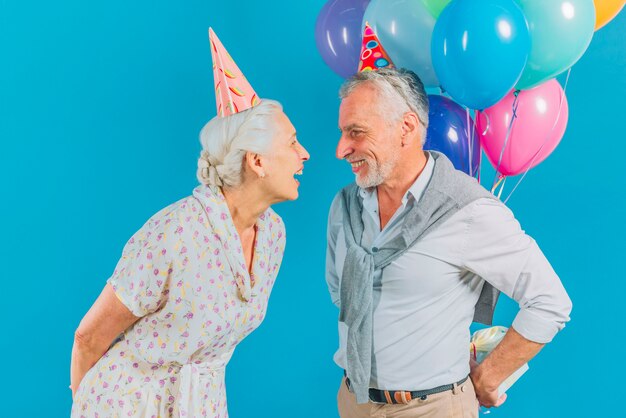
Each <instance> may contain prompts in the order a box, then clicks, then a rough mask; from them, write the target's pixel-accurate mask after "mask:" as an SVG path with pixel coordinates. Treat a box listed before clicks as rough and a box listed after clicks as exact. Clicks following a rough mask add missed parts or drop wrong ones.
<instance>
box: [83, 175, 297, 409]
mask: <svg viewBox="0 0 626 418" xmlns="http://www.w3.org/2000/svg"><path fill="white" fill-rule="evenodd" d="M284 248H285V228H284V224H283V222H282V220H281V218H280V217H279V216H278V215H277V214H276V213H275V212H274V211H273V210H272V209H268V210H267V211H266V212H265V213H263V214H262V215H261V216H260V217H259V219H258V221H257V236H256V242H255V247H254V259H253V266H252V274H250V273H249V272H248V271H247V268H246V265H245V261H244V258H243V251H242V249H241V242H240V240H239V236H238V235H237V233H236V230H235V228H234V225H233V223H232V218H231V217H230V213H229V211H228V207H227V205H226V202H225V200H224V196H223V195H222V193H221V191H220V190H219V189H217V188H212V187H206V186H199V187H197V188H196V189H195V190H194V192H193V195H192V196H189V197H187V198H185V199H183V200H180V201H179V202H176V203H174V204H172V205H170V206H168V207H167V208H165V209H163V210H161V211H160V212H158V213H157V214H156V215H154V216H153V217H152V218H150V220H148V222H147V223H146V224H145V225H144V226H143V227H142V228H141V229H140V230H139V231H138V232H137V233H135V234H134V235H133V237H132V238H131V239H130V240H129V241H128V243H127V244H126V246H125V247H124V250H123V252H122V257H121V259H120V261H119V262H118V264H117V267H116V268H115V271H114V273H113V275H112V276H111V278H110V279H109V280H108V283H109V284H110V285H111V286H112V287H113V289H114V290H115V293H116V295H117V296H118V298H119V299H120V300H121V301H122V303H124V305H125V306H126V307H128V309H129V310H130V311H131V312H133V314H134V315H136V316H138V317H141V319H139V320H138V321H137V322H136V323H135V324H134V325H133V326H131V327H130V328H128V329H127V330H126V331H124V333H123V334H121V335H120V336H119V338H118V339H117V340H116V342H115V343H114V344H113V345H112V346H111V348H110V349H109V350H108V351H107V353H106V354H104V356H103V357H102V358H100V360H99V361H98V362H97V363H96V364H95V365H94V367H93V368H91V370H89V372H88V373H87V374H86V375H85V377H84V379H83V381H82V382H81V384H80V387H79V388H78V391H77V392H76V395H75V398H74V404H73V406H72V417H73V418H78V417H81V418H82V417H85V418H92V417H112V416H116V417H118V416H119V417H155V418H156V417H211V418H226V417H228V410H227V407H226V390H225V387H224V372H225V367H226V364H227V363H228V361H229V359H230V357H231V356H232V353H233V350H234V349H235V347H236V345H237V344H238V343H239V342H240V341H241V340H243V339H244V338H245V337H246V336H247V335H248V334H250V333H251V332H252V331H253V330H254V329H255V328H256V327H258V326H259V325H260V323H261V321H262V320H263V318H264V316H265V311H266V309H267V303H268V299H269V296H270V292H271V289H272V286H273V284H274V280H275V279H276V275H277V274H278V270H279V268H280V264H281V261H282V256H283V252H284Z"/></svg>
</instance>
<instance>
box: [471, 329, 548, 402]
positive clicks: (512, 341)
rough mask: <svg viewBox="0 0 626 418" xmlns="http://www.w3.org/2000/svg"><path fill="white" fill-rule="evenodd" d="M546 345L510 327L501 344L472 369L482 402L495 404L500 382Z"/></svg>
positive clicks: (473, 378) (473, 379) (473, 380)
mask: <svg viewBox="0 0 626 418" xmlns="http://www.w3.org/2000/svg"><path fill="white" fill-rule="evenodd" d="M544 345H545V344H541V343H536V342H534V341H530V340H527V339H526V338H524V337H522V335H521V334H520V333H518V332H517V331H515V329H513V328H509V330H508V331H507V333H506V335H505V336H504V338H503V339H502V341H501V342H500V344H498V345H497V346H496V348H494V350H493V351H492V352H491V353H490V354H489V355H488V356H487V357H486V358H485V359H484V360H483V362H482V363H481V364H480V365H478V366H477V367H476V368H474V369H473V370H472V373H471V376H472V382H473V383H474V386H475V388H476V394H477V396H478V400H479V401H480V402H481V404H484V405H485V406H493V405H495V404H496V401H497V400H498V387H499V386H500V384H501V383H502V382H503V381H504V380H505V379H506V378H507V377H509V376H511V375H512V374H513V373H514V372H515V371H516V370H517V369H519V368H520V367H522V365H524V363H528V361H529V360H530V359H532V358H533V357H534V356H535V355H536V354H537V353H538V352H539V351H540V350H541V349H542V348H543V346H544Z"/></svg>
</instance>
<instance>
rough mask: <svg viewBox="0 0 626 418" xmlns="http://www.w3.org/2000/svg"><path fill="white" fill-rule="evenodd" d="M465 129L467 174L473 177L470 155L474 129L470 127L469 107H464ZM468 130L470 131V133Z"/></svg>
mask: <svg viewBox="0 0 626 418" xmlns="http://www.w3.org/2000/svg"><path fill="white" fill-rule="evenodd" d="M465 129H466V135H467V138H468V139H469V144H468V149H469V156H468V157H469V158H468V160H469V170H468V171H469V175H470V176H472V177H474V166H473V165H472V155H473V154H474V143H473V141H474V135H473V133H474V131H473V130H471V129H470V115H469V107H465ZM470 130H471V131H472V132H471V133H470Z"/></svg>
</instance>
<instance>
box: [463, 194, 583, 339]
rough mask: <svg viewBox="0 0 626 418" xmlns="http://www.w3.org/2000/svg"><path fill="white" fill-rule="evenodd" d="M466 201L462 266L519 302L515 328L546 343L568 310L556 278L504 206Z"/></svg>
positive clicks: (562, 323) (567, 300) (568, 303)
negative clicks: (468, 209) (468, 214)
mask: <svg viewBox="0 0 626 418" xmlns="http://www.w3.org/2000/svg"><path fill="white" fill-rule="evenodd" d="M472 205H473V207H472V208H471V211H472V214H471V217H470V222H469V225H468V228H467V236H466V243H465V250H464V260H465V267H466V268H467V269H468V270H470V271H472V272H474V273H476V274H477V275H479V276H480V277H482V278H483V279H484V280H486V281H487V282H489V283H490V284H491V285H493V286H494V287H495V288H496V289H498V290H500V291H501V292H503V293H504V294H506V295H507V296H509V297H511V298H512V299H513V300H515V301H516V302H517V303H518V304H519V307H520V311H519V312H518V314H517V316H516V317H515V320H514V321H513V325H512V326H513V328H514V329H515V330H516V331H517V332H519V333H520V334H521V335H522V336H523V337H524V338H526V339H528V340H531V341H535V342H538V343H548V342H550V341H551V340H552V339H553V338H554V336H555V335H556V334H557V333H558V332H559V331H560V330H561V329H563V327H564V326H565V323H566V322H568V321H569V319H570V317H569V315H570V312H571V310H572V302H571V300H570V298H569V296H568V295H567V292H566V291H565V288H564V287H563V284H562V283H561V280H560V279H559V277H558V275H557V274H556V272H555V271H554V269H553V268H552V266H551V265H550V263H549V262H548V260H547V259H546V257H545V256H544V254H543V252H542V251H541V249H540V248H539V246H538V245H537V243H536V242H535V240H533V239H532V238H531V237H530V236H528V235H527V234H526V233H525V232H524V231H523V230H522V229H521V227H520V224H519V222H517V220H516V219H515V217H514V216H513V213H512V212H511V211H510V210H509V209H508V208H507V207H506V206H505V205H503V204H502V203H501V202H499V201H496V200H493V199H480V200H478V201H476V202H474V203H472Z"/></svg>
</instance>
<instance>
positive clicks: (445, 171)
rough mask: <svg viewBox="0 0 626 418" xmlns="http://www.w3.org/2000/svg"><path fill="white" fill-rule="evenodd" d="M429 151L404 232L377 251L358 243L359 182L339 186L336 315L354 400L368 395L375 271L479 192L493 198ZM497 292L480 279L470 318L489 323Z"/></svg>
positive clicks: (360, 226)
mask: <svg viewBox="0 0 626 418" xmlns="http://www.w3.org/2000/svg"><path fill="white" fill-rule="evenodd" d="M429 154H430V158H433V159H434V163H435V166H434V170H433V175H432V177H431V179H430V181H429V183H428V185H427V186H426V190H425V191H424V194H423V196H422V197H421V199H420V200H419V203H418V204H417V205H415V206H414V207H413V208H412V209H411V210H410V211H409V212H408V213H407V214H406V217H405V219H404V224H403V226H402V233H401V234H400V235H399V236H397V237H395V238H394V239H393V240H391V241H390V242H388V243H386V244H385V245H384V246H383V247H380V248H378V250H377V251H376V252H369V250H367V249H365V248H363V247H361V238H362V236H363V220H362V218H361V213H362V211H363V202H362V200H361V198H360V197H359V188H358V186H357V185H356V184H354V183H353V184H351V185H349V186H347V187H346V188H344V189H343V190H342V191H341V195H342V199H343V208H344V212H343V219H344V222H343V227H344V233H345V237H346V247H347V254H346V259H345V262H344V267H343V274H342V279H341V289H340V298H341V308H340V314H339V320H340V321H341V322H344V323H345V324H346V325H347V326H348V339H347V360H348V364H347V370H346V372H347V375H348V378H349V379H350V384H351V387H352V388H353V390H354V393H355V395H356V398H357V402H358V403H366V402H367V401H368V400H369V394H368V389H369V382H370V373H371V362H372V304H373V302H372V288H373V279H374V271H375V270H378V269H382V268H384V267H385V266H387V265H388V264H390V263H391V262H392V261H393V260H395V259H396V258H398V257H400V256H401V255H402V254H404V252H405V251H406V250H407V249H408V248H410V247H412V246H413V245H414V244H415V243H416V242H417V241H418V240H419V239H420V238H422V237H423V236H425V235H426V234H428V233H429V232H430V231H432V230H434V229H435V228H436V227H437V226H439V225H440V224H441V223H443V222H445V221H446V220H447V219H448V218H449V217H451V216H452V215H453V214H454V213H456V212H457V211H458V210H459V209H461V208H463V207H464V206H466V205H467V204H469V203H471V202H473V201H475V200H477V199H479V198H482V197H488V198H494V197H493V195H492V194H491V193H489V192H488V191H487V190H485V189H484V188H482V187H481V186H480V185H479V184H478V183H477V182H476V180H475V179H473V178H472V177H469V176H467V175H465V174H464V173H462V172H460V171H457V170H455V169H454V167H453V166H452V163H451V162H450V161H449V160H448V158H447V157H446V156H445V155H443V154H441V153H438V152H433V151H429ZM498 294H499V292H498V291H497V290H496V289H495V288H493V286H491V285H490V284H489V283H485V284H484V287H483V290H482V293H481V294H480V298H479V300H478V302H477V304H476V310H475V313H474V321H476V322H481V323H484V324H487V325H490V324H491V320H492V318H493V310H494V308H495V305H496V301H497V298H498Z"/></svg>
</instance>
